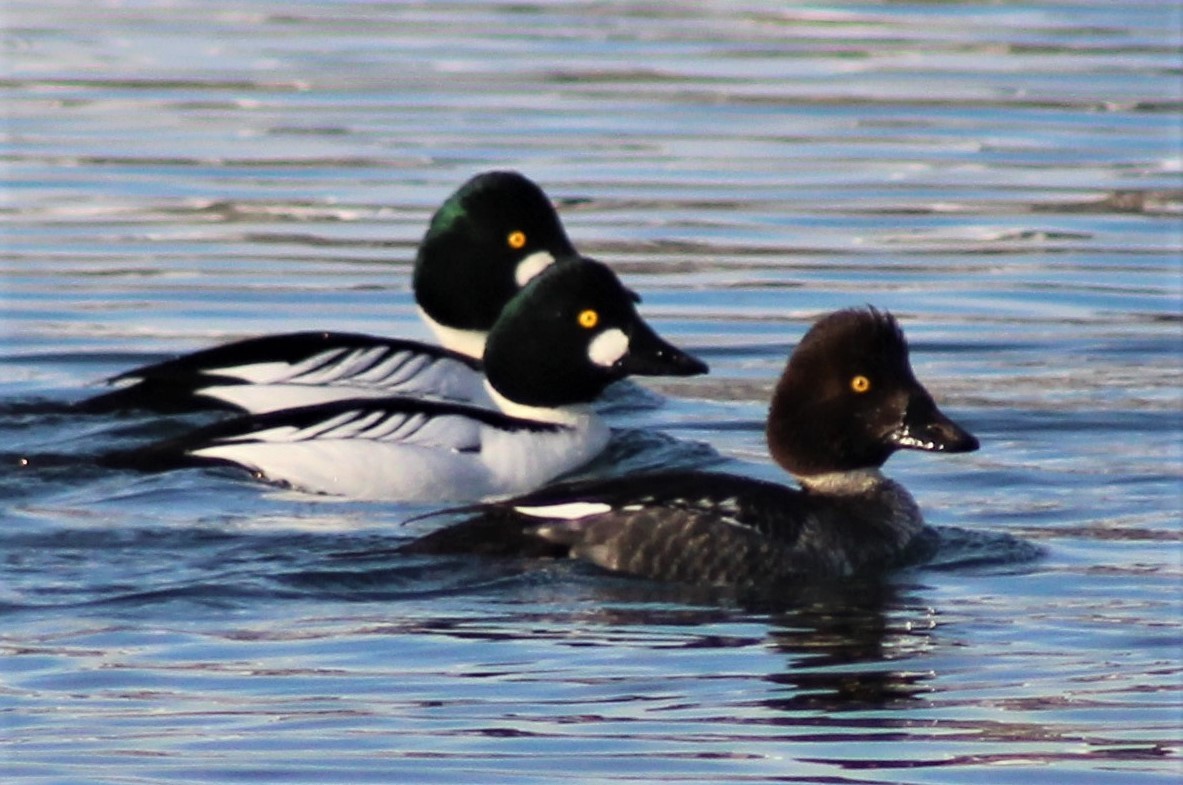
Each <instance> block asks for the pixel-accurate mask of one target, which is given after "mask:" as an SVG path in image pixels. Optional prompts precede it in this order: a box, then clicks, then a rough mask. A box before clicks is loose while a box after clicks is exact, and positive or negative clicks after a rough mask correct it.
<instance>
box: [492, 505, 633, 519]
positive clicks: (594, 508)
mask: <svg viewBox="0 0 1183 785" xmlns="http://www.w3.org/2000/svg"><path fill="white" fill-rule="evenodd" d="M513 509H514V512H520V513H521V514H522V515H529V516H531V517H534V518H562V519H563V520H567V521H574V520H578V519H579V518H586V517H587V516H589V515H602V514H604V513H606V512H609V511H611V509H612V505H610V504H604V503H603V502H565V503H563V504H547V505H543V506H541V507H514V508H513Z"/></svg>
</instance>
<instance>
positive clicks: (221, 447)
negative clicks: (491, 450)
mask: <svg viewBox="0 0 1183 785" xmlns="http://www.w3.org/2000/svg"><path fill="white" fill-rule="evenodd" d="M559 430H560V428H559V427H558V426H553V425H549V424H545V423H533V422H530V421H525V420H520V419H516V418H513V417H509V416H507V415H505V414H501V413H500V412H495V411H490V410H487V409H482V408H479V407H474V406H469V405H464V404H458V403H450V402H445V401H431V400H423V399H410V398H401V397H388V398H364V399H348V400H343V401H333V402H330V403H326V404H318V405H314V406H304V407H299V408H295V409H284V410H280V411H275V412H267V413H264V414H258V415H247V416H242V417H236V418H232V419H230V420H225V421H222V422H216V423H213V424H212V425H209V426H206V427H204V428H199V429H197V430H195V431H193V432H191V433H189V434H186V435H184V436H182V437H180V438H177V439H172V440H168V441H165V442H160V443H157V444H154V445H150V446H148V447H145V448H142V449H139V450H131V451H127V452H124V453H120V454H118V455H113V456H108V458H107V460H106V461H105V462H106V463H107V464H108V465H111V466H114V467H118V468H133V469H138V470H144V471H161V470H168V469H175V468H183V467H187V466H202V465H210V464H216V465H230V466H238V467H241V468H244V469H247V470H249V471H250V472H252V473H254V474H255V475H256V476H258V477H260V478H262V479H266V480H269V481H271V482H275V483H279V484H283V485H287V486H291V487H294V488H298V489H300V490H304V491H308V492H312V493H321V494H330V495H339V496H347V497H351V498H355V499H388V500H423V501H440V500H456V499H476V498H482V497H486V496H490V495H494V494H496V493H498V492H501V489H500V488H498V487H496V485H495V483H496V480H497V474H496V472H494V471H491V468H490V460H489V458H490V456H489V455H488V454H487V449H486V448H487V446H488V443H489V442H490V441H497V439H501V440H505V439H510V440H512V439H513V438H514V437H519V438H527V439H528V438H530V437H537V436H545V435H547V434H551V433H553V432H557V431H559Z"/></svg>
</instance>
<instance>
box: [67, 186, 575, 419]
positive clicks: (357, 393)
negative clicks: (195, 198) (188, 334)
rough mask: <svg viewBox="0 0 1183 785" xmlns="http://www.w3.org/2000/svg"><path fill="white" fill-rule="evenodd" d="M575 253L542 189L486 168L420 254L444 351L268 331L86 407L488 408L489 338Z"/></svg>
mask: <svg viewBox="0 0 1183 785" xmlns="http://www.w3.org/2000/svg"><path fill="white" fill-rule="evenodd" d="M574 256H576V253H575V248H574V247H573V246H572V245H571V241H570V240H569V239H567V234H566V232H565V231H564V230H563V225H562V223H561V222H560V221H559V216H558V214H557V213H556V212H555V209H554V207H553V206H552V204H551V202H550V199H549V198H548V197H547V196H546V194H545V193H544V192H543V191H542V189H541V188H539V187H538V186H537V185H536V184H535V183H534V182H532V181H531V180H529V179H528V178H526V177H524V176H522V175H521V174H518V173H517V172H485V173H484V174H479V175H477V176H475V177H473V178H472V179H470V180H469V181H468V182H466V183H465V184H464V185H462V186H461V187H460V188H459V189H458V190H457V191H456V192H455V193H454V194H452V196H450V197H449V198H448V199H447V201H445V202H444V203H443V205H442V206H441V207H440V208H439V209H438V210H437V211H436V213H435V215H434V216H432V219H431V224H430V226H429V227H428V229H427V234H426V235H425V236H424V238H423V241H422V243H420V245H419V250H418V253H417V255H416V258H415V268H414V274H413V279H412V288H413V290H414V293H415V300H416V302H417V303H418V309H419V313H420V316H421V317H422V318H423V320H424V321H425V322H426V323H427V325H428V327H430V328H431V330H432V331H433V332H434V333H435V335H436V336H437V338H438V339H439V341H440V343H441V344H442V348H441V347H440V346H432V345H430V344H424V343H421V342H418V341H408V340H401V339H397V338H383V337H378V336H372V335H362V334H357V333H342V332H321V331H312V332H296V333H286V334H278V335H265V336H261V337H257V338H248V339H245V340H241V341H235V342H232V343H228V344H223V345H221V346H214V347H211V348H209V349H204V350H202V351H198V352H194V353H192V354H187V355H184V356H182V357H178V358H175V359H172V360H166V361H164V362H160V363H156V364H153V365H147V366H144V367H141V368H136V369H133V370H130V371H126V372H124V373H121V374H119V375H118V376H115V377H113V378H111V379H110V380H109V382H110V383H115V384H128V385H129V386H126V387H122V388H121V389H117V390H114V391H112V392H109V393H105V394H102V395H99V396H96V397H94V398H90V399H88V400H85V401H82V402H80V403H79V404H78V407H79V408H80V409H82V410H86V411H92V412H106V411H113V410H116V409H126V408H148V409H154V410H157V411H187V410H192V409H199V408H229V409H236V410H240V411H245V412H250V413H258V412H265V411H271V410H273V409H281V408H289V407H293V406H302V405H308V404H314V403H322V402H325V401H330V400H336V399H341V398H354V397H363V396H365V397H368V396H386V395H396V394H397V395H431V396H434V397H439V398H445V399H452V400H461V401H475V402H480V403H485V404H487V403H488V400H487V398H486V396H485V393H484V387H483V381H484V380H483V377H482V375H481V366H480V359H481V356H482V355H483V354H484V349H485V337H486V336H487V335H488V331H489V330H490V329H491V328H492V327H493V324H494V322H496V320H497V317H498V315H499V314H500V313H501V309H502V308H503V307H504V306H505V304H506V303H507V302H509V300H510V299H511V298H512V297H513V296H514V295H515V294H516V293H517V292H518V291H519V290H520V289H521V287H523V286H524V285H525V284H526V283H528V282H529V281H530V279H532V278H533V277H534V276H535V275H537V274H538V273H539V272H541V271H542V270H544V269H546V268H547V267H548V266H549V265H551V264H553V263H554V261H555V260H556V259H558V258H567V257H574Z"/></svg>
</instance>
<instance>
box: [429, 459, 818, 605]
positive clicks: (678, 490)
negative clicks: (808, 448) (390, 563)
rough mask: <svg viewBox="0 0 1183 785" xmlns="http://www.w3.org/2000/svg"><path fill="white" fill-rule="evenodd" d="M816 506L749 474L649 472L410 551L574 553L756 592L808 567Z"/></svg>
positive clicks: (548, 495)
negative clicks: (806, 537)
mask: <svg viewBox="0 0 1183 785" xmlns="http://www.w3.org/2000/svg"><path fill="white" fill-rule="evenodd" d="M809 507H810V504H809V502H808V501H807V500H806V499H805V498H804V497H803V495H802V494H801V493H800V492H797V491H794V490H791V489H789V488H786V487H785V486H783V485H778V484H775V483H769V482H763V481H760V480H756V479H752V478H747V477H740V476H735V475H728V474H718V473H712V472H695V471H682V472H662V473H655V474H641V475H632V476H628V477H620V478H614V479H609V480H586V481H579V482H574V483H564V484H559V485H555V486H551V487H549V488H544V489H542V490H541V491H538V492H535V493H531V494H528V495H525V496H519V497H517V498H514V499H510V500H507V501H504V502H497V503H495V504H489V505H483V506H482V507H480V508H478V510H479V511H478V513H477V514H476V515H474V516H472V517H469V518H467V519H466V520H463V521H461V522H459V523H457V524H455V525H452V526H448V527H446V528H444V529H441V530H439V531H437V532H434V533H432V534H429V535H427V536H425V537H423V538H422V539H420V540H418V541H416V542H414V543H411V544H410V545H409V546H407V548H406V550H408V551H411V552H416V553H452V552H477V553H483V554H491V555H529V556H555V557H561V556H568V557H572V558H576V559H581V560H584V561H588V562H591V563H593V564H596V565H598V566H600V567H604V568H606V569H609V570H613V571H617V572H624V573H629V574H632V575H640V576H644V577H648V578H655V579H659V580H667V581H678V582H683V583H696V584H704V585H705V584H711V585H730V586H736V585H752V586H758V585H765V584H767V583H768V582H769V581H771V580H773V579H774V578H777V577H779V576H780V574H781V573H782V572H785V573H790V572H792V571H794V570H795V569H801V568H802V567H803V565H802V563H801V560H800V558H799V556H798V555H797V553H796V549H797V546H798V545H799V541H800V539H801V536H802V534H803V532H804V531H805V528H806V527H807V524H808V522H809V521H810V519H811V516H810V513H809ZM770 567H771V568H772V571H773V572H775V573H776V575H775V576H774V575H770V574H769V573H770Z"/></svg>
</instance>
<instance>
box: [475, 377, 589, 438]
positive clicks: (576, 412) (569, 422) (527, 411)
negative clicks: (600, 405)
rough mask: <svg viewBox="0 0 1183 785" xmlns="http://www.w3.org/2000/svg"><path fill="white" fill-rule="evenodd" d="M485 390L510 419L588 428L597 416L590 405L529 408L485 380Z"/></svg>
mask: <svg viewBox="0 0 1183 785" xmlns="http://www.w3.org/2000/svg"><path fill="white" fill-rule="evenodd" d="M485 389H486V390H487V391H488V392H489V397H490V398H492V399H493V403H495V404H497V408H498V409H500V410H501V411H502V412H504V413H505V414H508V415H509V416H510V417H520V418H521V419H523V420H533V421H535V422H545V423H554V424H555V425H566V426H568V427H570V428H579V427H582V426H586V425H587V424H588V423H590V422H591V420H592V419H593V418H594V417H595V416H596V415H595V413H594V412H593V411H592V407H591V405H590V404H586V403H576V404H568V405H567V406H529V405H527V404H524V403H518V402H517V401H511V400H510V399H509V398H506V397H505V396H504V395H502V394H501V393H499V392H497V390H496V389H495V388H494V387H493V385H491V384H489V380H488V379H486V380H485Z"/></svg>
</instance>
